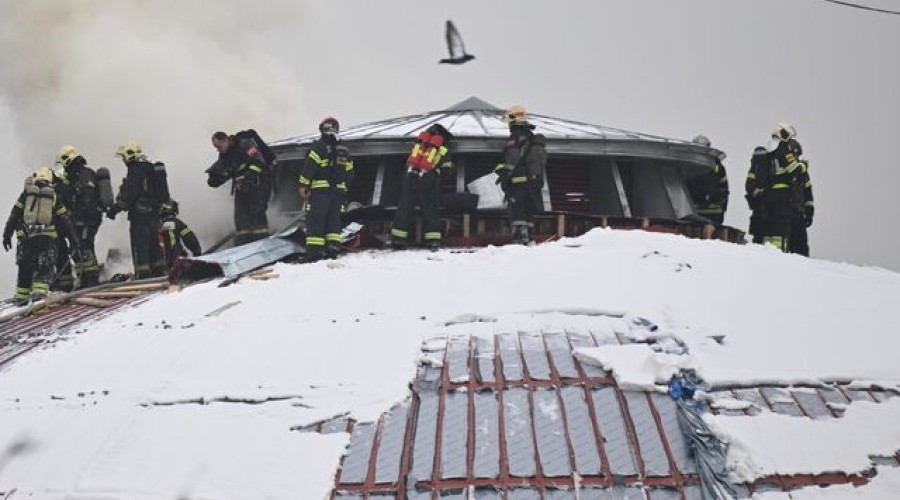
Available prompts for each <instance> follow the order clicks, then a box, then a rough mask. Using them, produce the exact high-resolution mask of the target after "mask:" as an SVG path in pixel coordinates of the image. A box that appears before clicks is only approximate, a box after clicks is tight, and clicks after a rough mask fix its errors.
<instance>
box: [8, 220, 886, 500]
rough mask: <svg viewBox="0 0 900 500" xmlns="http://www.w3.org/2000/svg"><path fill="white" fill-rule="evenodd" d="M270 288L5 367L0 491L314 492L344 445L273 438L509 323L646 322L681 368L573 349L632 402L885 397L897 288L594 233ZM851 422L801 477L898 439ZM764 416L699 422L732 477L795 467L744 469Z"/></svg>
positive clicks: (180, 297) (848, 271)
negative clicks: (642, 393) (854, 392)
mask: <svg viewBox="0 0 900 500" xmlns="http://www.w3.org/2000/svg"><path fill="white" fill-rule="evenodd" d="M275 273H276V274H278V275H279V277H278V278H277V279H274V280H270V281H252V280H243V281H240V282H238V283H237V284H235V285H233V286H230V287H227V288H217V283H208V284H202V285H197V286H193V287H190V288H187V289H185V290H183V291H182V292H180V293H175V294H168V295H163V296H160V297H158V298H156V299H153V300H150V301H148V302H146V303H144V304H142V305H140V306H139V307H136V308H134V309H131V310H128V311H124V312H122V313H119V314H116V315H114V316H112V317H109V318H106V319H104V320H102V321H98V322H96V323H92V324H89V325H87V326H82V327H80V329H79V331H81V330H84V331H83V333H79V334H72V335H67V336H65V337H64V338H62V339H61V340H60V341H59V342H57V343H56V344H54V345H53V346H52V348H47V349H43V350H37V351H33V352H32V353H30V354H28V355H27V356H25V357H23V358H21V359H19V360H17V361H16V362H15V363H13V364H12V365H10V366H8V367H7V368H5V369H4V370H3V372H2V374H0V422H2V425H0V446H5V444H6V443H8V444H17V443H18V444H21V443H23V442H24V443H27V445H26V446H24V449H20V448H22V447H21V446H19V447H13V448H10V449H9V451H8V452H7V453H6V456H5V457H2V458H0V491H9V490H11V489H13V488H18V491H19V492H21V493H24V492H27V493H30V494H32V495H33V496H35V497H39V498H51V499H52V498H67V499H87V498H97V497H104V498H108V497H128V498H147V499H149V498H168V499H171V498H177V497H182V498H220V499H221V498H249V497H252V498H273V499H280V498H297V495H298V494H301V493H302V494H301V496H302V497H303V498H323V497H324V496H325V495H326V494H327V492H328V491H329V490H330V488H331V486H332V484H333V473H334V471H335V469H336V467H337V464H338V460H339V457H340V455H341V452H342V451H343V448H344V446H345V445H346V443H347V436H346V435H344V434H336V435H328V436H322V435H317V434H314V433H298V432H291V431H290V429H291V428H292V427H295V426H300V425H304V424H309V423H311V422H315V421H317V420H320V419H324V418H327V417H330V416H334V415H339V414H342V413H344V412H348V411H349V412H350V413H351V414H352V416H353V417H354V418H357V419H359V420H374V419H375V418H377V416H378V415H379V414H380V413H381V412H383V411H385V410H387V409H389V408H390V407H391V405H392V404H394V403H396V402H398V401H401V400H402V399H403V398H404V397H405V396H406V394H407V386H408V383H409V381H410V380H411V379H412V378H413V376H414V373H415V364H416V362H417V360H419V359H420V358H421V356H422V352H421V347H422V342H423V339H427V338H432V337H434V336H436V335H444V334H447V333H448V332H449V331H451V330H453V329H454V326H453V324H454V323H457V326H458V323H461V322H465V321H495V320H498V319H499V320H501V321H502V320H503V318H504V317H508V316H509V315H511V314H515V315H516V316H521V315H523V314H525V315H526V316H527V315H528V313H531V312H535V313H536V312H540V311H548V310H558V311H570V312H574V313H575V314H587V315H590V314H592V311H620V312H622V313H627V314H629V315H633V317H643V318H647V319H648V320H650V321H652V322H653V323H655V324H657V325H659V331H660V332H665V334H666V335H673V336H674V337H676V338H677V339H678V342H679V344H680V345H683V346H684V347H685V348H686V350H687V354H672V353H666V352H663V353H659V352H657V351H654V350H652V349H650V348H648V347H646V346H631V347H627V346H626V347H622V346H618V347H612V346H609V348H608V349H607V350H606V351H601V352H599V353H597V352H595V353H593V355H594V357H595V358H596V359H597V361H598V362H599V363H601V364H603V365H604V366H607V365H608V366H609V367H610V368H612V369H613V370H614V371H615V372H616V376H617V377H618V378H619V381H620V382H621V383H623V384H629V383H632V384H634V385H635V386H639V387H647V386H652V385H654V384H659V383H664V382H665V380H664V379H665V378H666V377H667V376H668V375H669V374H670V373H671V372H672V370H674V369H677V368H684V367H689V368H693V369H696V370H697V372H698V373H699V375H700V376H701V377H703V378H704V379H705V380H706V381H708V382H710V383H712V384H714V385H724V384H731V383H739V384H742V385H748V384H754V383H760V382H766V383H782V384H787V383H790V382H811V381H821V380H829V381H830V380H845V381H850V380H854V381H858V382H878V383H880V384H883V385H889V386H894V387H896V386H898V384H900V365H898V363H897V362H896V354H895V353H896V352H898V347H900V337H898V335H897V332H898V331H900V309H898V308H897V307H896V297H898V296H900V275H898V274H895V273H892V272H889V271H885V270H882V269H874V268H860V267H855V266H851V265H846V264H837V263H831V262H822V261H816V260H808V259H803V258H800V257H796V256H790V255H782V254H780V253H778V252H776V251H774V250H772V249H767V248H762V247H758V246H738V245H732V244H726V243H720V242H713V241H698V240H689V239H685V238H681V237H676V236H669V235H657V234H650V233H644V232H627V231H610V230H594V231H592V232H590V233H588V234H587V235H585V236H583V237H581V238H577V239H565V240H562V241H560V242H557V243H551V244H545V245H540V246H538V247H532V248H527V247H519V246H508V247H502V248H494V247H489V248H484V249H480V250H478V251H476V252H474V253H452V252H450V251H439V252H436V253H429V252H406V253H390V252H364V253H359V254H353V255H348V256H346V257H344V258H342V259H340V260H338V261H333V262H321V263H316V264H311V265H278V266H276V267H275ZM478 324H479V323H472V325H476V326H475V327H472V328H473V331H477V330H478V328H477V325H478ZM448 325H449V326H448ZM723 336H724V338H723ZM587 354H588V355H590V354H591V353H587ZM660 356H662V357H660ZM432 361H433V362H440V360H437V359H436V360H432ZM856 406H857V404H853V405H849V408H848V411H847V417H845V419H844V421H842V422H841V423H840V425H844V426H847V429H850V428H856V426H860V425H866V426H868V427H869V428H870V429H871V432H872V434H873V436H875V438H873V440H871V441H869V440H866V441H861V442H860V443H858V448H857V450H856V451H855V452H854V454H853V455H854V457H855V458H854V461H853V462H852V463H848V462H846V461H844V460H841V459H840V457H841V455H842V453H841V452H840V450H838V449H837V447H839V446H844V445H845V443H843V442H840V443H838V442H835V443H832V444H823V445H822V446H823V447H825V448H827V449H825V450H818V453H819V454H820V459H821V460H819V461H816V462H815V463H812V467H814V468H829V467H832V466H833V467H832V468H834V469H835V470H838V469H841V468H842V467H848V466H849V467H852V468H855V467H859V466H860V462H862V461H864V458H860V457H865V456H866V454H867V453H868V454H878V453H881V452H883V451H884V449H883V448H890V447H891V446H896V445H897V441H896V439H894V437H895V436H894V435H893V434H892V432H894V431H893V430H895V429H896V424H895V422H897V421H898V417H900V405H897V404H882V405H871V408H868V409H866V410H865V412H864V413H865V415H863V412H862V411H860V415H861V416H860V417H859V418H856V417H855V416H854V415H855V414H856V411H855V410H854V408H855V407H856ZM755 418H758V417H755ZM784 418H787V417H779V418H777V419H776V418H775V417H774V416H769V417H768V418H766V419H760V420H753V419H752V418H750V417H747V418H746V421H748V422H751V421H752V422H758V424H746V426H749V427H753V429H751V430H745V429H744V428H742V427H741V425H743V424H740V425H739V424H735V425H732V424H730V423H729V422H732V421H730V420H729V421H725V420H723V421H722V422H720V423H719V424H720V425H718V426H717V428H718V429H720V430H721V432H722V433H723V436H726V437H728V438H729V439H730V441H731V442H734V443H741V444H740V445H739V446H736V447H735V450H736V451H740V450H743V452H742V453H743V455H740V454H735V455H734V456H733V457H732V459H733V460H735V463H734V467H735V470H738V469H740V468H741V467H743V468H744V469H740V470H745V469H746V470H748V471H751V473H748V474H749V475H752V473H753V471H755V473H760V472H761V471H767V472H772V471H783V470H784V469H786V468H789V465H788V466H785V464H792V463H794V462H793V461H791V460H790V459H789V458H787V457H786V455H789V454H791V453H793V452H794V451H796V450H791V449H786V448H785V449H779V450H778V452H777V453H778V457H777V458H778V459H777V460H767V459H764V457H762V456H761V455H760V451H759V450H760V449H761V448H760V446H762V447H765V446H766V443H767V442H768V441H766V440H764V439H762V440H754V439H753V437H752V436H753V434H754V433H756V434H765V435H767V438H766V439H769V438H772V435H771V434H770V433H771V432H774V431H775V430H776V429H777V428H779V427H781V426H782V424H783V419H784ZM735 419H736V420H734V421H735V422H736V421H738V420H740V417H735ZM776 420H777V421H776ZM796 421H797V422H799V423H798V424H797V425H801V424H802V425H813V424H814V423H813V422H812V421H809V420H804V419H797V420H796ZM815 424H818V423H817V422H816V423H815ZM815 432H816V431H811V433H812V434H814V433H815ZM842 432H844V431H842ZM847 432H850V430H847ZM879 434H882V435H883V441H882V440H879V439H877V436H878V435H879ZM809 439H810V440H812V439H814V436H811V437H810V438H809ZM876 444H877V445H878V446H876ZM832 447H834V448H832ZM873 448H878V449H873ZM829 457H833V458H834V460H831V459H830V458H829ZM882 482H888V481H882ZM877 484H878V482H877V481H876V482H873V485H872V487H875V486H876V485H877ZM891 484H895V483H891ZM835 491H838V490H835ZM21 493H20V494H21Z"/></svg>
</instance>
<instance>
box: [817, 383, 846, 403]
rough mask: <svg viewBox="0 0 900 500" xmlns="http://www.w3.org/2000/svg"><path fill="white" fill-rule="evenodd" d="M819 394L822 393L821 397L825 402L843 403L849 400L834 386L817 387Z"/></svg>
mask: <svg viewBox="0 0 900 500" xmlns="http://www.w3.org/2000/svg"><path fill="white" fill-rule="evenodd" d="M819 394H821V395H822V399H824V400H825V401H826V402H827V403H834V404H840V405H845V404H847V403H849V402H850V400H849V399H847V398H846V397H844V394H843V393H842V392H841V391H840V390H838V389H837V388H835V387H823V388H821V389H819Z"/></svg>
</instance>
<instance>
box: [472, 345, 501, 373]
mask: <svg viewBox="0 0 900 500" xmlns="http://www.w3.org/2000/svg"><path fill="white" fill-rule="evenodd" d="M475 359H476V360H477V361H478V363H477V364H476V366H477V369H478V374H477V380H478V381H479V382H487V383H492V382H496V381H497V377H496V376H495V375H494V369H495V364H494V337H493V336H491V337H476V338H475Z"/></svg>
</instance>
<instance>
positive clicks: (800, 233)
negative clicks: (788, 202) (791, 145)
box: [788, 144, 816, 257]
mask: <svg viewBox="0 0 900 500" xmlns="http://www.w3.org/2000/svg"><path fill="white" fill-rule="evenodd" d="M797 150H798V154H797V155H798V156H799V155H800V154H802V149H801V148H800V145H799V144H797ZM800 168H801V172H800V178H799V182H798V183H797V184H796V185H795V186H794V189H795V193H794V200H795V205H794V211H793V217H791V239H790V240H788V252H790V253H796V254H799V255H804V256H806V257H809V236H808V235H807V231H806V230H807V228H808V227H809V226H811V225H812V223H813V215H814V214H815V208H816V207H815V203H814V202H813V193H812V181H811V180H810V178H809V162H808V161H806V160H800Z"/></svg>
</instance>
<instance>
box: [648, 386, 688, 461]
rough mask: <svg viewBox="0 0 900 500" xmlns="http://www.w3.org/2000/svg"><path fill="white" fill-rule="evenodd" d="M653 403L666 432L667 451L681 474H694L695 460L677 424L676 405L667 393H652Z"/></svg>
mask: <svg viewBox="0 0 900 500" xmlns="http://www.w3.org/2000/svg"><path fill="white" fill-rule="evenodd" d="M650 397H651V399H652V400H653V405H654V406H656V411H657V413H659V419H660V422H662V427H663V431H664V432H665V433H666V440H667V441H668V442H669V451H671V452H672V458H673V459H674V460H675V465H676V467H678V470H679V471H681V473H682V474H696V473H697V461H696V460H695V459H694V456H693V455H692V454H691V448H690V444H689V443H688V439H687V437H686V436H685V435H684V433H683V432H682V431H681V426H680V425H679V424H678V407H677V406H675V402H674V401H672V398H670V397H669V396H667V395H664V394H659V393H653V394H652V395H651V396H650Z"/></svg>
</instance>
